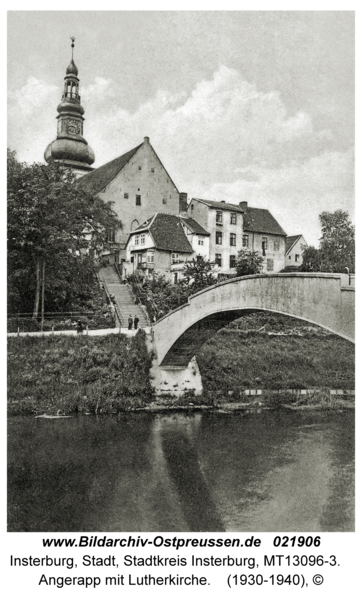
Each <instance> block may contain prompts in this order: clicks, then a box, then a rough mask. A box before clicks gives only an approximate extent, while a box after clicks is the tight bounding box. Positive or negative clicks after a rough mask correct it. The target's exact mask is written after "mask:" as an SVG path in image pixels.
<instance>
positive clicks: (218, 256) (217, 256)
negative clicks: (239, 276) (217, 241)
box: [215, 254, 222, 267]
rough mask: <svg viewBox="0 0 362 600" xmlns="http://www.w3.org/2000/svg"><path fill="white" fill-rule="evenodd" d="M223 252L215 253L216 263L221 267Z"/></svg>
mask: <svg viewBox="0 0 362 600" xmlns="http://www.w3.org/2000/svg"><path fill="white" fill-rule="evenodd" d="M221 263H222V261H221V254H215V264H216V265H219V267H221Z"/></svg>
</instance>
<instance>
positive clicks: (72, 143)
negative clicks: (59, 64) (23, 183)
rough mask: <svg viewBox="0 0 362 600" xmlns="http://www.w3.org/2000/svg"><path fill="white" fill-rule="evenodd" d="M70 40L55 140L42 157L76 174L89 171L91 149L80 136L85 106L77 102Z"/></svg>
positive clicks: (73, 38)
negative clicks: (70, 55)
mask: <svg viewBox="0 0 362 600" xmlns="http://www.w3.org/2000/svg"><path fill="white" fill-rule="evenodd" d="M70 39H71V40H72V44H71V48H72V58H71V61H70V64H69V65H68V67H67V70H66V72H65V77H64V88H63V95H62V100H61V103H60V104H59V106H58V108H57V111H58V113H59V114H58V116H57V119H58V131H57V139H56V140H54V142H52V143H51V144H49V145H48V147H47V148H46V150H45V154H44V158H45V160H46V161H47V162H50V161H52V160H55V161H58V162H61V163H63V164H64V165H65V166H67V167H70V168H72V169H73V170H74V172H75V173H76V174H77V175H83V174H84V173H86V172H88V171H92V170H93V168H92V167H91V165H92V164H93V162H94V152H93V150H92V149H91V147H90V146H89V145H88V143H87V141H86V140H85V139H84V137H83V122H84V117H83V114H84V108H83V106H82V105H81V103H80V100H81V98H80V94H79V79H78V69H77V67H76V64H75V62H74V59H73V49H74V42H75V37H73V36H71V38H70Z"/></svg>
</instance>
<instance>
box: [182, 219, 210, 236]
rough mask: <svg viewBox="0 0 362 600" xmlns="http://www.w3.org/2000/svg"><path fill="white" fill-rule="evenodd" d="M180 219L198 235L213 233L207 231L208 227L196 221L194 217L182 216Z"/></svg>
mask: <svg viewBox="0 0 362 600" xmlns="http://www.w3.org/2000/svg"><path fill="white" fill-rule="evenodd" d="M180 219H181V221H183V222H184V223H185V225H186V227H188V229H190V231H192V233H196V234H198V235H211V234H210V233H209V232H208V231H206V229H204V228H203V226H202V225H200V223H198V221H196V219H193V218H192V217H180Z"/></svg>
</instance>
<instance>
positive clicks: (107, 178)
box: [77, 144, 142, 194]
mask: <svg viewBox="0 0 362 600" xmlns="http://www.w3.org/2000/svg"><path fill="white" fill-rule="evenodd" d="M141 146H142V144H140V145H139V146H136V148H133V149H132V150H129V151H128V152H126V153H125V154H122V156H119V157H118V158H114V159H113V160H111V161H110V162H108V163H106V164H105V165H102V166H101V167H98V169H94V171H92V172H91V173H87V174H86V175H84V176H83V177H80V178H79V179H78V181H77V187H79V188H81V189H82V190H84V191H85V192H90V193H92V194H99V192H101V191H102V190H104V188H105V187H107V185H108V184H109V183H111V181H113V179H114V178H115V177H116V176H117V175H118V173H120V171H122V169H124V167H125V166H126V164H127V163H128V162H129V161H130V160H131V158H132V157H133V156H134V155H135V154H136V152H137V151H138V150H139V149H140V148H141Z"/></svg>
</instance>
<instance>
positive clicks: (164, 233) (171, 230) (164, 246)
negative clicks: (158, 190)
mask: <svg viewBox="0 0 362 600" xmlns="http://www.w3.org/2000/svg"><path fill="white" fill-rule="evenodd" d="M142 231H149V232H150V234H151V236H152V238H153V241H154V242H155V247H156V248H157V250H168V251H169V252H185V253H190V254H191V253H192V252H193V248H192V246H191V244H190V242H189V240H188V239H187V236H186V234H185V232H184V229H183V227H182V219H181V217H179V216H178V215H169V214H166V213H156V214H155V215H153V217H151V218H150V219H147V221H145V222H144V223H143V224H142V225H140V226H139V227H137V229H135V230H134V231H132V233H131V234H130V236H132V235H134V234H135V233H141V232H142ZM128 239H130V238H128Z"/></svg>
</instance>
